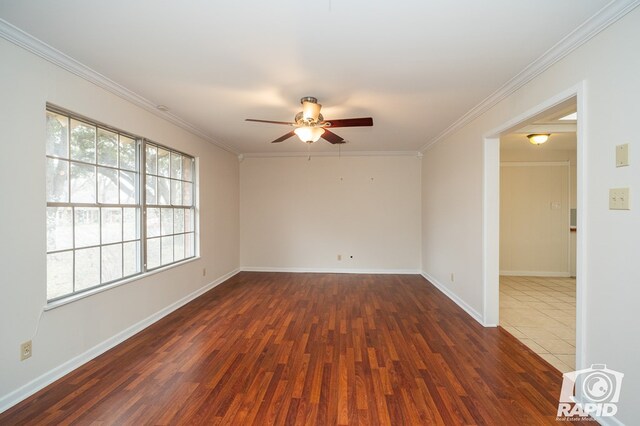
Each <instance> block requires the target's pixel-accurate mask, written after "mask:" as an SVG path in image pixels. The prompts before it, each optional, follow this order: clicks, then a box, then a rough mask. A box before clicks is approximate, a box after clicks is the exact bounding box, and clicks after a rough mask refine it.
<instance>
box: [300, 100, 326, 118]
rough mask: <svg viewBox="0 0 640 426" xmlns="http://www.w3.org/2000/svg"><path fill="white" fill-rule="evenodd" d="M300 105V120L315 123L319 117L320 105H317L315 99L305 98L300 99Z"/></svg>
mask: <svg viewBox="0 0 640 426" xmlns="http://www.w3.org/2000/svg"><path fill="white" fill-rule="evenodd" d="M301 103H302V118H303V119H304V120H305V121H310V122H313V123H315V122H317V121H318V117H319V116H320V108H322V105H320V104H319V103H318V100H317V99H316V98H312V97H310V96H309V97H306V98H302V99H301Z"/></svg>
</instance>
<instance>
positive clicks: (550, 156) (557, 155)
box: [500, 134, 579, 277]
mask: <svg viewBox="0 0 640 426" xmlns="http://www.w3.org/2000/svg"><path fill="white" fill-rule="evenodd" d="M574 136H575V134H574ZM540 148H542V149H536V150H530V149H524V150H519V149H501V150H500V160H501V161H502V162H503V163H508V162H529V161H537V162H540V161H542V162H547V161H552V162H555V161H565V162H568V163H569V209H576V208H577V205H578V203H577V193H578V192H577V191H578V188H577V185H576V179H577V167H576V161H577V157H576V155H577V151H576V150H575V149H573V150H564V149H545V148H546V147H544V146H542V147H540ZM501 201H502V199H501ZM500 219H501V220H502V216H501V218H500ZM578 232H579V231H578ZM576 235H577V233H576V231H571V232H569V276H571V277H575V276H576ZM502 237H503V235H502V233H501V234H500V238H501V239H502ZM500 254H501V255H502V254H503V253H502V250H501V252H500ZM500 269H501V270H504V269H505V268H503V267H501V268H500ZM539 272H544V271H543V270H542V269H540V270H539Z"/></svg>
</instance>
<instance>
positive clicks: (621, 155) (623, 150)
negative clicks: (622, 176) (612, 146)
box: [616, 143, 629, 167]
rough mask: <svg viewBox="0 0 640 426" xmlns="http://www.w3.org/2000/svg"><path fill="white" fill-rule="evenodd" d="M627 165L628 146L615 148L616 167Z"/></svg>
mask: <svg viewBox="0 0 640 426" xmlns="http://www.w3.org/2000/svg"><path fill="white" fill-rule="evenodd" d="M628 165H629V144H628V143H625V144H624V145H618V146H616V167H624V166H628Z"/></svg>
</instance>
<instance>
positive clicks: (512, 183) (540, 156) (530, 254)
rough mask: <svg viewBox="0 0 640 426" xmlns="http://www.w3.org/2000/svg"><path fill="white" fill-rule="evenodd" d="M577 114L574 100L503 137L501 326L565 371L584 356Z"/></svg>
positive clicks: (501, 179)
mask: <svg viewBox="0 0 640 426" xmlns="http://www.w3.org/2000/svg"><path fill="white" fill-rule="evenodd" d="M576 115H577V114H576V105H575V101H572V102H570V103H569V105H566V106H562V107H556V108H554V109H553V110H552V111H549V113H548V114H547V115H546V116H543V117H542V118H539V119H537V120H535V121H534V122H532V123H531V124H527V125H525V126H524V127H522V128H520V129H516V130H515V131H513V132H512V133H509V134H506V135H504V136H501V137H500V283H499V285H500V317H499V318H500V319H499V324H500V326H501V327H503V328H504V329H505V330H507V331H508V332H509V333H511V334H512V335H513V336H514V337H516V338H518V339H519V340H520V341H521V342H522V343H524V344H525V345H526V346H527V347H529V349H531V350H533V351H534V352H536V353H537V354H538V355H540V356H541V357H542V358H544V359H545V360H546V361H547V362H549V363H550V364H551V365H553V366H554V367H556V368H557V369H558V370H560V371H561V372H563V373H564V372H569V371H573V370H575V357H576V348H575V344H576V279H575V276H576V271H575V264H576V247H575V243H576V238H575V234H576V232H577V227H576V222H575V219H576V217H577V215H576V213H577V197H576V192H577V191H576V179H577V137H576V130H577V117H576ZM531 135H541V137H542V138H543V139H544V137H547V135H548V139H547V141H546V142H544V143H541V144H534V142H535V138H534V137H531ZM530 139H534V141H533V142H531V141H530Z"/></svg>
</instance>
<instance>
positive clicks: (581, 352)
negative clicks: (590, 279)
mask: <svg viewBox="0 0 640 426" xmlns="http://www.w3.org/2000/svg"><path fill="white" fill-rule="evenodd" d="M585 87H586V82H585V81H584V80H583V81H581V82H579V83H578V84H576V85H575V86H572V87H570V88H568V89H567V90H564V91H562V92H560V93H558V94H556V95H555V96H553V97H551V98H549V99H547V100H545V101H543V102H542V103H540V104H538V105H536V106H534V107H533V108H531V109H529V110H527V111H526V112H524V113H522V114H519V115H517V116H515V117H513V118H512V119H510V120H508V121H506V122H504V123H503V124H502V125H500V126H498V127H496V128H494V129H493V130H491V131H490V132H487V133H486V136H485V137H484V147H483V152H484V170H483V208H482V210H483V211H482V213H483V219H482V222H483V223H482V245H483V247H482V253H483V259H482V260H483V293H484V297H483V315H484V318H483V323H484V325H485V326H486V327H496V326H497V325H498V324H499V319H500V317H499V315H500V136H502V135H505V134H507V133H509V132H510V131H513V130H515V129H516V128H517V127H519V126H522V125H523V124H524V123H525V122H527V121H529V120H531V119H533V118H534V117H536V116H538V115H540V114H541V113H544V112H545V111H547V110H549V109H551V108H553V107H555V106H558V105H560V104H561V103H563V102H566V101H568V100H570V99H572V98H575V99H576V110H577V113H578V120H577V129H576V138H577V147H576V148H577V162H576V167H577V182H576V184H577V194H576V195H577V197H576V202H577V203H576V207H577V218H576V220H577V222H576V225H577V228H578V233H577V235H576V369H580V368H583V367H584V366H585V364H584V360H585V351H586V343H587V342H586V321H585V318H586V312H585V307H586V303H585V302H586V295H587V294H586V289H587V276H586V263H587V262H586V259H587V247H586V242H587V235H588V232H587V231H588V230H587V227H586V218H587V212H586V193H587V192H586V189H587V188H586V185H585V184H586V179H585V177H586V176H587V164H586V153H587V152H586V151H587V148H586V140H587V137H586V136H587V135H586V134H585V128H586V126H585V120H586V114H585V112H586V102H585V96H584V94H585Z"/></svg>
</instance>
